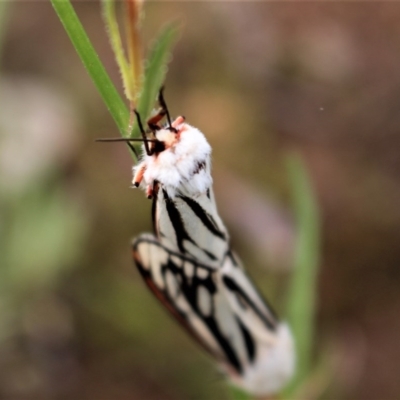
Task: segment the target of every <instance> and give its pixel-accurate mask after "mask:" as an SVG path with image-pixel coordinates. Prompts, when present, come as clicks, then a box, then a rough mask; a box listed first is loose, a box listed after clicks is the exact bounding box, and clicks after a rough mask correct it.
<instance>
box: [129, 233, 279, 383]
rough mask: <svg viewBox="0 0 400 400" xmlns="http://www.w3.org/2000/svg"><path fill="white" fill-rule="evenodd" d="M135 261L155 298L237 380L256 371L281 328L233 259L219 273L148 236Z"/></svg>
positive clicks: (135, 253) (136, 245) (139, 245)
mask: <svg viewBox="0 0 400 400" xmlns="http://www.w3.org/2000/svg"><path fill="white" fill-rule="evenodd" d="M133 257H134V260H135V262H136V265H137V267H138V269H139V271H140V273H141V275H142V277H143V278H144V280H145V281H146V283H147V285H148V286H149V288H150V289H151V290H152V291H153V293H154V294H155V296H156V297H157V298H158V299H159V300H160V301H161V302H162V303H163V304H164V306H165V307H166V308H167V309H168V311H169V312H170V313H171V314H172V315H173V316H174V317H175V318H176V319H177V320H178V321H179V322H180V323H181V324H182V325H183V326H184V327H185V328H186V330H187V331H188V333H190V334H191V335H192V336H193V337H195V338H196V339H197V341H198V342H199V343H200V344H201V345H202V346H203V347H204V348H205V349H206V350H208V352H209V353H211V354H212V355H213V356H214V357H215V358H217V359H218V360H219V361H221V362H222V364H223V365H224V366H225V369H226V371H227V372H228V373H229V375H230V376H231V377H233V379H234V380H239V381H240V382H242V380H243V379H247V378H246V376H247V375H248V374H249V373H251V371H252V369H256V370H257V368H258V367H257V365H258V364H259V363H260V362H261V361H262V358H264V354H266V350H265V349H270V348H273V347H274V346H275V342H276V341H277V331H278V330H279V326H280V324H279V323H278V321H277V319H276V317H275V315H274V313H273V312H272V311H271V309H270V308H269V307H268V306H267V305H266V303H265V302H264V301H263V299H262V298H261V296H260V295H259V294H258V292H257V290H256V289H255V288H254V286H253V284H252V283H251V282H250V280H249V279H248V278H247V276H246V275H245V274H244V272H243V270H242V269H241V268H240V267H239V265H238V264H237V262H236V260H235V258H234V257H233V256H232V255H231V254H229V255H228V256H227V257H226V258H225V260H224V262H223V264H222V268H221V269H215V268H213V267H210V266H208V265H207V264H202V263H200V262H198V261H197V260H194V259H193V258H189V257H188V256H186V255H183V254H181V253H178V252H174V251H172V250H170V249H169V248H167V247H166V246H164V245H163V244H161V243H160V241H159V240H158V239H157V238H156V237H154V236H153V235H149V234H144V235H141V236H140V237H139V238H137V239H136V240H135V241H134V243H133ZM267 353H268V352H267ZM267 357H268V356H267ZM259 373H260V372H257V374H259ZM261 374H262V371H261ZM240 382H239V384H241V385H242V386H243V384H242V383H240Z"/></svg>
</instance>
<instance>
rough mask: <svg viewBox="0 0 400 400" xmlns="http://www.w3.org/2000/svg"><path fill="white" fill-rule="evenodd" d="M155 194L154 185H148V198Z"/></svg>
mask: <svg viewBox="0 0 400 400" xmlns="http://www.w3.org/2000/svg"><path fill="white" fill-rule="evenodd" d="M153 195H154V191H153V185H147V187H146V196H147V198H148V199H152V198H153Z"/></svg>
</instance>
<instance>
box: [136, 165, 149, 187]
mask: <svg viewBox="0 0 400 400" xmlns="http://www.w3.org/2000/svg"><path fill="white" fill-rule="evenodd" d="M146 168H147V166H146V163H144V162H143V163H142V164H139V165H138V166H137V167H136V168H135V174H134V175H133V180H132V183H133V186H134V187H139V185H140V184H141V182H142V180H143V175H144V173H145V171H146Z"/></svg>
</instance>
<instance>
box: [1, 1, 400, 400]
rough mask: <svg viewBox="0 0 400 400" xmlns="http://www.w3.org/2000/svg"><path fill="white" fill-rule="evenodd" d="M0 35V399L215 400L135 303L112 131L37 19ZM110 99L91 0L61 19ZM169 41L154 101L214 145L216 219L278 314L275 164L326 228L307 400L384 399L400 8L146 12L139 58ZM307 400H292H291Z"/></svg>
mask: <svg viewBox="0 0 400 400" xmlns="http://www.w3.org/2000/svg"><path fill="white" fill-rule="evenodd" d="M4 4H5V3H1V15H2V16H3V18H0V74H1V75H0V207H1V213H0V398H3V399H39V398H40V399H45V400H47V399H90V400H92V399H93V400H97V399H99V400H100V399H104V400H108V399H115V400H120V399H121V400H122V399H124V400H125V399H149V400H152V399H163V400H164V399H165V400H169V399H173V400H175V399H218V400H219V399H227V398H228V396H227V394H226V389H225V386H224V383H223V379H222V377H221V376H220V375H219V374H218V372H217V371H216V369H215V366H214V365H213V364H212V363H211V362H210V361H209V360H208V358H207V356H205V355H204V354H203V353H202V352H201V350H200V349H199V348H198V347H197V346H196V345H195V344H194V343H192V342H191V340H190V339H188V338H187V337H186V335H185V333H184V332H183V331H182V330H180V329H179V328H178V327H177V326H176V325H175V323H174V321H172V320H171V319H170V318H169V316H168V315H167V314H166V313H165V312H164V310H162V309H161V307H160V305H159V304H157V302H156V300H155V299H154V298H153V297H152V295H151V294H150V293H149V292H148V291H147V289H146V288H145V286H144V285H143V282H142V280H141V278H140V277H139V274H138V273H137V271H136V269H135V268H134V267H133V265H132V260H131V255H130V241H131V239H132V238H133V237H134V236H135V235H137V234H139V233H140V232H143V231H149V230H151V223H150V207H151V204H150V202H149V201H148V200H146V199H145V196H144V194H143V193H142V192H139V191H137V190H133V189H130V181H131V167H132V163H133V160H132V159H131V157H130V155H129V153H128V151H127V148H126V147H125V146H124V145H122V144H108V145H106V144H99V143H94V139H95V138H100V137H113V136H115V137H118V131H117V128H116V126H115V125H114V122H113V121H112V119H111V117H110V115H109V113H108V111H107V110H106V108H105V106H104V104H103V102H102V100H101V98H100V96H99V94H98V93H97V91H96V89H95V87H94V85H93V83H92V81H91V79H90V78H89V76H88V75H87V73H86V71H85V70H84V68H83V66H82V64H81V62H80V60H79V59H78V56H77V55H76V53H75V50H74V49H73V47H72V45H71V43H70V41H69V39H68V37H67V35H66V33H65V32H64V30H63V28H62V26H61V24H60V22H59V21H58V18H57V17H56V15H55V13H54V11H53V9H52V7H51V5H50V4H49V3H48V2H39V1H37V2H36V1H27V2H23V1H18V2H13V3H12V4H10V5H9V7H7V9H5V7H4ZM74 4H75V7H76V11H77V13H78V15H79V16H80V18H81V20H82V23H83V25H84V27H85V28H86V29H87V31H88V33H89V36H90V38H91V39H92V41H93V43H94V45H95V47H96V49H97V50H98V52H99V55H100V58H101V59H102V61H103V62H104V64H105V65H106V67H107V69H108V72H109V73H110V75H111V76H112V78H113V80H114V82H115V84H116V85H117V86H118V87H119V88H120V87H121V84H120V78H119V72H118V70H117V67H116V64H115V62H114V58H113V55H112V53H111V50H110V46H109V44H108V39H107V37H106V34H105V30H104V25H103V23H102V19H101V12H100V6H99V4H98V2H89V1H87V2H82V1H79V2H75V3H74ZM175 18H178V19H180V20H181V21H183V31H182V35H181V38H180V41H179V42H178V44H177V46H176V48H175V50H174V56H173V60H172V62H171V64H170V67H169V73H168V78H167V82H166V88H167V89H166V98H167V101H168V104H169V108H170V110H171V113H172V114H173V115H178V114H184V115H185V116H186V117H187V120H188V121H189V123H191V124H192V125H194V126H196V127H198V128H199V129H201V130H202V131H203V132H204V133H205V134H206V136H207V138H208V139H209V141H210V143H211V145H212V147H213V174H214V178H215V190H216V196H217V201H218V205H219V209H220V211H221V214H222V216H223V219H224V220H225V222H226V224H227V225H228V228H229V230H230V232H231V236H232V242H233V245H234V248H235V249H236V251H237V252H238V253H239V254H240V256H241V258H242V260H243V262H244V264H245V265H246V266H247V268H248V270H249V271H250V274H251V275H252V276H253V277H255V278H256V279H257V281H258V282H260V287H261V290H262V291H263V293H265V294H266V295H267V297H268V298H269V299H270V300H271V302H272V303H273V304H274V305H276V308H277V310H278V312H280V313H281V314H284V308H285V294H286V288H287V280H288V277H289V276H290V271H291V268H292V265H293V262H292V259H293V246H294V240H295V233H296V231H295V226H294V218H293V212H292V206H291V198H290V188H289V183H288V176H287V169H286V168H285V158H286V155H287V154H288V152H289V151H292V150H295V151H298V152H300V154H301V155H302V156H303V158H304V161H305V163H306V166H307V168H308V171H309V174H310V176H311V179H312V182H313V185H314V189H315V192H316V195H317V199H318V204H319V208H320V212H321V218H322V237H321V243H322V247H321V265H320V274H319V290H318V312H317V337H316V341H315V356H316V357H317V358H318V357H321V356H322V357H326V358H327V359H328V360H329V361H328V363H329V371H330V372H329V377H326V376H324V377H321V376H320V375H318V374H316V376H315V377H314V378H313V379H314V381H315V382H314V383H315V385H314V386H313V387H314V389H315V390H314V391H311V392H310V394H309V395H308V396H309V397H308V398H309V399H395V398H399V397H400V380H399V379H398V378H399V376H400V341H399V335H400V318H399V315H400V290H399V289H400V286H399V284H400V270H399V268H398V264H399V260H400V246H399V245H398V243H399V242H400V207H399V204H400V132H399V130H400V112H399V111H400V68H399V66H400V4H396V3H392V2H388V3H362V4H360V3H342V2H340V3H329V4H328V3H326V4H321V3H317V2H307V3H280V4H279V3H261V2H254V3H252V2H243V3H233V2H232V3H226V2H190V3H189V2H149V3H148V4H147V5H146V20H145V24H144V42H145V43H147V44H149V43H151V39H152V38H153V37H154V36H155V32H157V31H159V29H160V27H161V26H162V25H163V24H164V23H165V21H168V20H170V19H175ZM307 400H308V399H307Z"/></svg>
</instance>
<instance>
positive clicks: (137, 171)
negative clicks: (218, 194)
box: [133, 117, 212, 198]
mask: <svg viewBox="0 0 400 400" xmlns="http://www.w3.org/2000/svg"><path fill="white" fill-rule="evenodd" d="M183 121H184V120H183V118H182V117H178V118H177V119H176V120H175V121H174V123H173V124H172V126H173V127H174V128H175V129H176V131H177V132H176V133H175V132H172V131H171V130H169V129H160V130H158V131H157V132H156V134H155V135H156V139H157V140H158V141H160V142H162V143H163V144H164V145H165V150H163V151H160V152H159V153H155V154H153V155H147V154H146V152H145V147H144V146H143V156H142V160H141V162H140V163H139V164H138V165H137V166H135V167H134V168H133V173H134V178H133V183H134V185H135V186H138V185H140V187H141V188H143V189H145V190H146V192H147V194H148V196H149V197H150V196H151V194H152V189H153V185H154V183H155V182H158V183H159V184H160V185H161V186H162V188H163V189H164V190H165V191H166V192H167V194H168V196H169V197H171V198H173V197H175V196H176V195H177V194H178V193H184V194H186V195H192V196H195V195H200V194H203V193H205V192H207V190H208V189H209V188H210V187H211V185H212V178H211V174H210V155H211V146H210V145H209V144H208V142H207V140H206V138H205V136H204V135H203V133H201V132H200V131H199V130H198V129H197V128H194V127H192V126H190V125H189V124H186V123H185V122H183Z"/></svg>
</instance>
